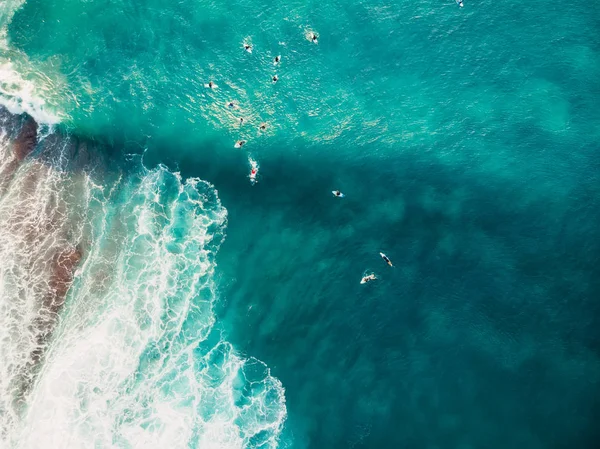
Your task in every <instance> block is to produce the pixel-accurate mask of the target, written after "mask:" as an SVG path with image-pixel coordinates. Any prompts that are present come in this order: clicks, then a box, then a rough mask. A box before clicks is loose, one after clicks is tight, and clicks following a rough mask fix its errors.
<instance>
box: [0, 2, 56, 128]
mask: <svg viewBox="0 0 600 449" xmlns="http://www.w3.org/2000/svg"><path fill="white" fill-rule="evenodd" d="M23 3H25V1H24V0H4V1H3V3H2V5H1V6H0V104H2V105H4V106H5V107H6V108H7V109H8V110H9V111H11V112H12V113H14V114H21V113H23V112H27V113H28V114H29V115H31V116H32V117H34V118H35V120H36V121H37V122H38V123H45V124H50V125H52V124H56V123H58V122H60V121H61V120H63V119H64V118H66V117H67V115H66V114H65V113H64V112H62V111H60V108H59V107H58V98H59V95H58V93H59V92H58V91H59V90H60V89H59V88H58V83H57V81H56V80H58V79H60V78H61V76H60V75H59V73H58V72H55V73H53V74H52V78H51V77H49V76H48V74H47V73H43V72H42V71H40V70H37V69H36V68H35V67H34V66H33V64H31V62H30V61H29V58H28V57H27V56H26V55H25V54H24V53H23V52H21V51H18V50H16V49H14V48H11V46H10V43H9V41H8V26H9V24H10V21H11V20H12V17H13V15H14V14H15V12H16V11H17V10H18V9H19V8H20V7H21V6H22V5H23ZM48 68H49V67H46V69H48ZM53 78H54V79H53ZM50 99H55V100H56V101H52V102H50V103H49V102H48V100H50Z"/></svg>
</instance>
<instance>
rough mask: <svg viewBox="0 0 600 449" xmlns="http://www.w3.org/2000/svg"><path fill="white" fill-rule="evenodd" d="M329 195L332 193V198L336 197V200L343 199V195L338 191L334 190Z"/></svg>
mask: <svg viewBox="0 0 600 449" xmlns="http://www.w3.org/2000/svg"><path fill="white" fill-rule="evenodd" d="M331 193H333V196H337V197H338V198H344V194H343V193H342V192H340V191H339V190H334V191H333V192H331Z"/></svg>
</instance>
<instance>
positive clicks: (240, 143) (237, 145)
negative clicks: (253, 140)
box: [233, 140, 246, 148]
mask: <svg viewBox="0 0 600 449" xmlns="http://www.w3.org/2000/svg"><path fill="white" fill-rule="evenodd" d="M245 143H246V141H245V140H238V141H237V142H236V143H235V145H234V146H233V147H234V148H242V147H243V146H244V144H245Z"/></svg>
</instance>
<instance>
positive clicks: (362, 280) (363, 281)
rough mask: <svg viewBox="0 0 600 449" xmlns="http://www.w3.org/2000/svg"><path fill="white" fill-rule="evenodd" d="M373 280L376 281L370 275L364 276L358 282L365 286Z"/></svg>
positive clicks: (372, 275)
mask: <svg viewBox="0 0 600 449" xmlns="http://www.w3.org/2000/svg"><path fill="white" fill-rule="evenodd" d="M375 279H377V276H375V275H374V274H372V273H371V274H368V275H366V276H363V278H362V279H361V280H360V283H361V284H366V283H367V282H370V281H374V280H375Z"/></svg>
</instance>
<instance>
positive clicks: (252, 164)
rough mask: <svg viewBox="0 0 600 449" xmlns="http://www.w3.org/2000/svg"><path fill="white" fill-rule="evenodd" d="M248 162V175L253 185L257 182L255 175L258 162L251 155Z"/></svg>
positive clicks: (256, 174)
mask: <svg viewBox="0 0 600 449" xmlns="http://www.w3.org/2000/svg"><path fill="white" fill-rule="evenodd" d="M248 162H250V174H249V175H248V177H249V178H250V184H252V185H254V184H256V182H257V181H256V177H257V176H258V163H257V162H256V161H255V160H254V159H252V158H251V157H249V158H248Z"/></svg>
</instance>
